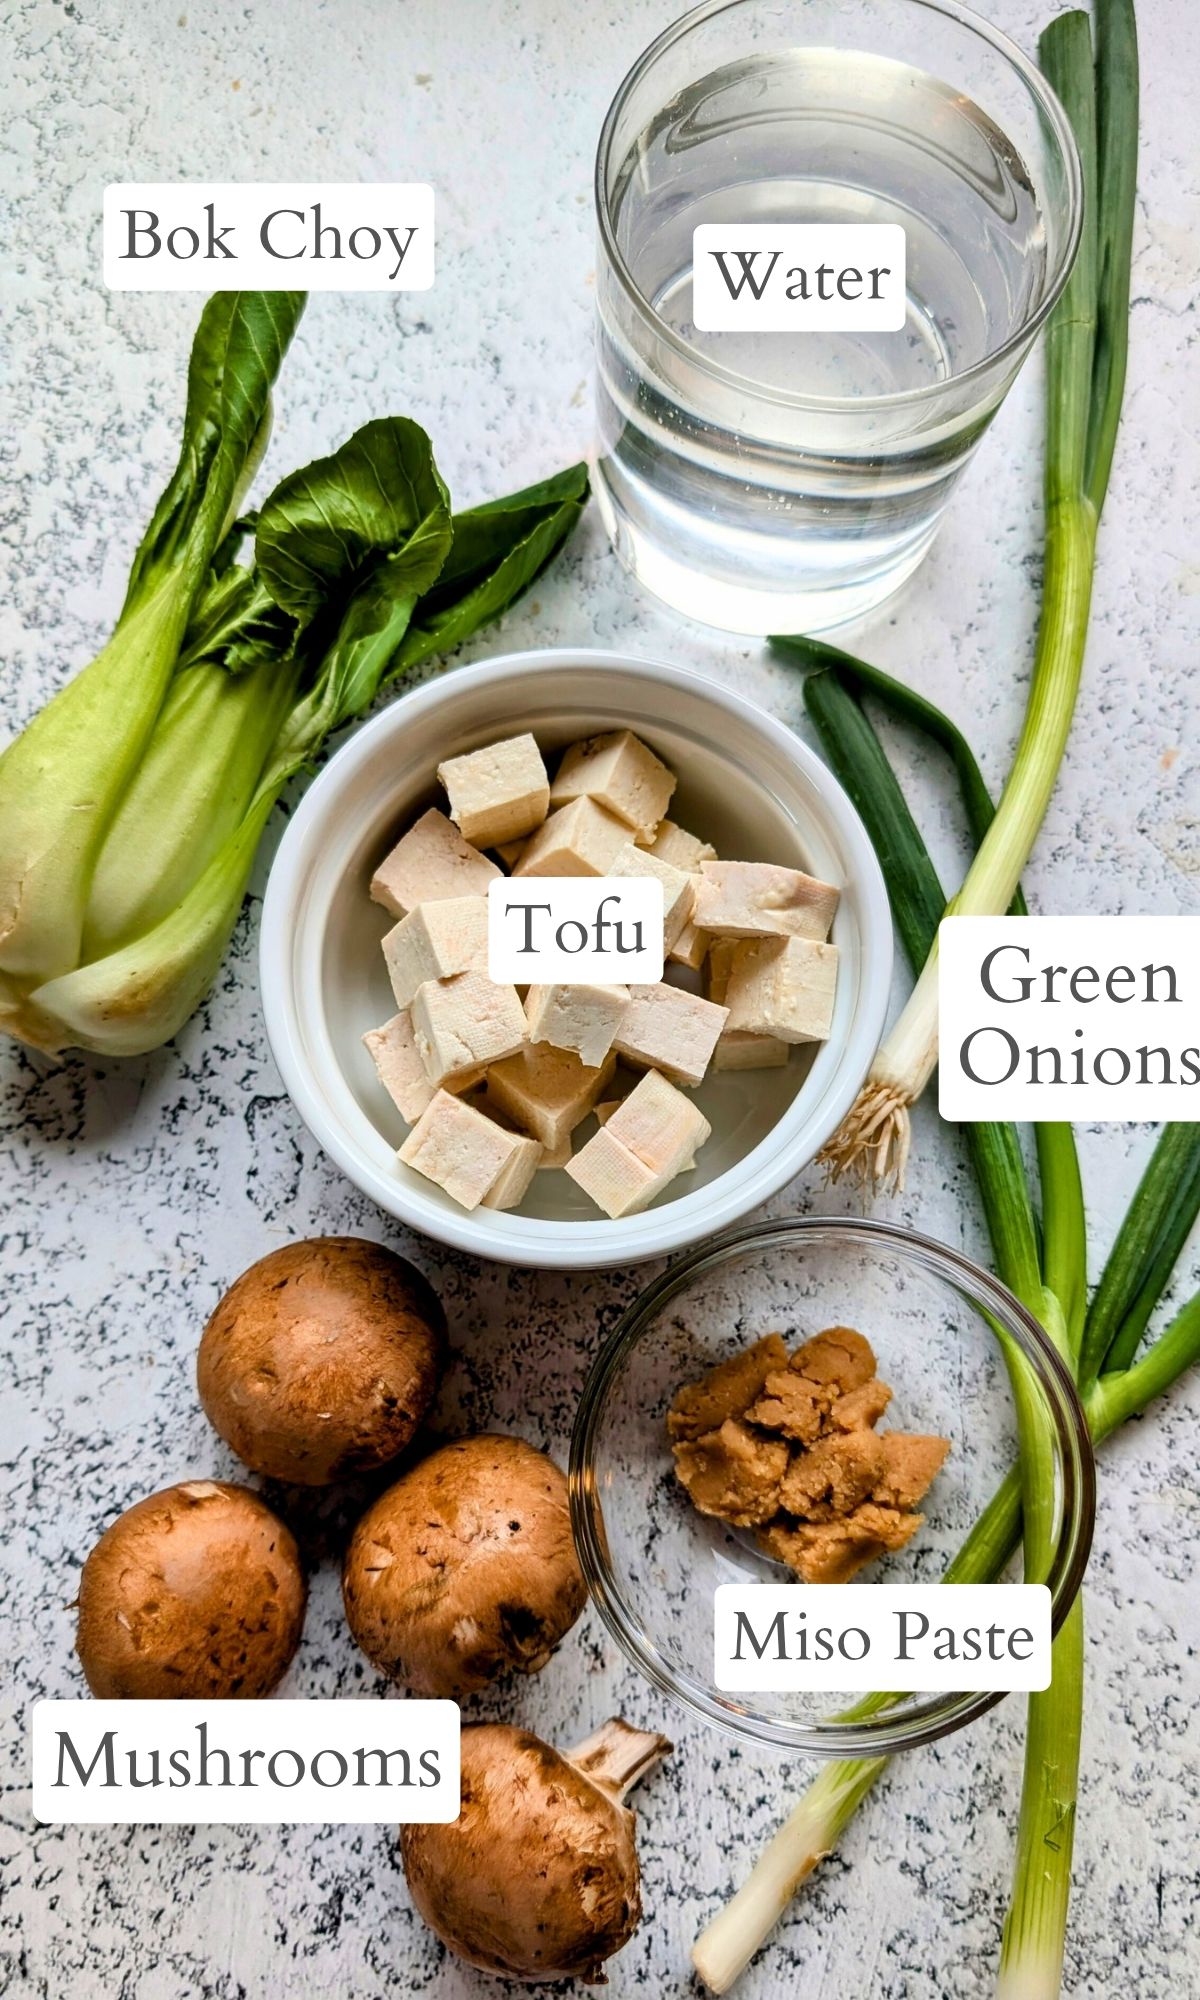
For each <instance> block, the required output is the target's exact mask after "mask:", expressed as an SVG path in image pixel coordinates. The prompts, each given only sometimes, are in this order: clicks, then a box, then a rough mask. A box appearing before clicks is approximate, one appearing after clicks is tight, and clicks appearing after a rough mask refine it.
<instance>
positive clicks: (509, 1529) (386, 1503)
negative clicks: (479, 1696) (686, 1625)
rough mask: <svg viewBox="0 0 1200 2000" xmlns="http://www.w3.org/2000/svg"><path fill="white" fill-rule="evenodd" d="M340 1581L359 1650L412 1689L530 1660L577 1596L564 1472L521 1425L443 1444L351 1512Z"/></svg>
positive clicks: (448, 1691)
mask: <svg viewBox="0 0 1200 2000" xmlns="http://www.w3.org/2000/svg"><path fill="white" fill-rule="evenodd" d="M342 1594H343V1597H344V1600H345V1605H346V1617H347V1619H348V1621H349V1625H350V1630H351V1632H352V1633H353V1634H354V1637H355V1639H356V1640H357V1641H358V1643H359V1645H360V1646H361V1647H362V1649H363V1651H364V1653H366V1655H367V1656H368V1658H369V1659H370V1660H372V1661H373V1662H374V1664H375V1666H377V1667H378V1668H379V1669H380V1671H381V1672H382V1673H385V1674H388V1675H389V1676H390V1677H391V1678H392V1679H393V1680H397V1681H401V1682H403V1683H404V1685H405V1686H407V1687H409V1688H411V1689H412V1690H413V1692H414V1693H415V1694H424V1695H463V1694H471V1693H474V1692H476V1691H477V1690H478V1689H480V1688H483V1687H486V1686H487V1685H488V1683H489V1682H490V1681H494V1680H495V1679H496V1678H497V1677H498V1676H499V1675H500V1674H503V1673H507V1672H508V1671H509V1670H510V1669H511V1668H515V1669H516V1670H517V1671H518V1672H520V1673H526V1674H531V1673H537V1672H538V1671H539V1669H540V1668H542V1667H544V1666H545V1664H546V1662H547V1660H548V1659H549V1658H550V1655H551V1653H552V1652H553V1651H554V1648H555V1647H556V1646H557V1644H558V1642H559V1640H560V1639H561V1638H562V1636H563V1634H564V1633H565V1632H567V1631H569V1630H570V1628H571V1626H572V1625H573V1624H574V1623H575V1620H576V1619H577V1618H578V1616H579V1614H580V1612H581V1611H582V1610H583V1607H584V1604H585V1602H586V1600H587V1588H586V1586H585V1584H584V1581H583V1577H582V1575H581V1573H580V1569H579V1563H578V1561H577V1560H576V1556H575V1546H574V1543H573V1542H572V1539H571V1522H570V1515H569V1512H568V1507H567V1482H566V1479H565V1478H564V1476H563V1474H562V1473H561V1472H560V1471H559V1469H558V1467H557V1466H556V1465H555V1464H554V1462H553V1460H552V1459H549V1458H547V1457H546V1454H545V1453H544V1452H541V1451H538V1450H536V1449H535V1447H534V1446H533V1445H531V1444H526V1443H525V1441H524V1439H523V1438H514V1437H501V1436H497V1435H494V1434H492V1433H485V1434H483V1435H482V1436H479V1437H467V1438H457V1439H455V1440H454V1442H453V1443H451V1444H446V1445H442V1446H441V1447H440V1448H439V1449H438V1450H437V1451H435V1452H432V1453H431V1454H430V1456H429V1457H428V1458H426V1459H423V1460H422V1461H421V1462H420V1464H419V1465H415V1466H413V1468H412V1470H411V1471H409V1472H405V1473H403V1474H402V1475H401V1477H400V1478H399V1479H398V1480H397V1481H396V1483H395V1485H394V1486H390V1487H389V1488H388V1490H387V1492H386V1493H383V1494H381V1495H380V1497H379V1499H378V1500H376V1501H375V1503H374V1505H373V1506H372V1507H370V1508H368V1510H367V1512H366V1513H365V1514H364V1515H363V1518H362V1520H361V1521H360V1522H359V1524H358V1526H357V1528H356V1529H355V1531H354V1534H353V1536H352V1538H351V1542H350V1547H349V1549H348V1550H347V1552H346V1563H345V1568H344V1571H343V1576H342Z"/></svg>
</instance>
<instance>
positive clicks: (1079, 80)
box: [776, 0, 1137, 1185]
mask: <svg viewBox="0 0 1200 2000" xmlns="http://www.w3.org/2000/svg"><path fill="white" fill-rule="evenodd" d="M1041 47H1042V55H1043V61H1044V63H1045V66H1046V68H1047V72H1048V74H1049V76H1050V80H1051V82H1052V83H1054V84H1055V85H1056V86H1057V88H1058V90H1059V94H1060V96H1062V98H1063V100H1064V103H1065V104H1066V108H1067V111H1068V113H1069V115H1070V117H1071V122H1072V124H1073V126H1074V129H1075V135H1076V139H1077V142H1078V145H1079V151H1080V157H1081V160H1082V164H1083V178H1084V189H1085V198H1084V218H1083V228H1082V234H1081V239H1080V247H1079V253H1078V255H1077V257H1076V260H1075V266H1074V269H1073V270H1072V272H1071V275H1070V278H1069V279H1068V281H1067V285H1066V288H1065V290H1064V292H1063V296H1062V298H1061V299H1060V300H1059V302H1058V305H1057V306H1056V308H1055V310H1054V312H1053V314H1052V315H1051V319H1050V324H1049V327H1048V329H1047V335H1046V378H1047V396H1046V469H1045V479H1044V487H1045V515H1046V524H1045V563H1044V577H1043V594H1042V611H1041V618H1040V620H1039V625H1038V637H1037V647H1036V651H1035V656H1034V663H1033V674H1032V678H1031V681H1030V689H1029V700H1028V703H1027V706H1026V712H1025V719H1024V723H1023V726H1022V729H1021V735H1020V738H1019V741H1018V744H1017V749H1016V754H1015V757H1014V760H1013V765H1012V769H1011V771H1010V774H1009V778H1008V782H1007V784H1006V785H1005V788H1004V793H1003V796H1002V798H1001V801H1000V808H999V811H998V812H997V814H996V817H995V820H994V821H993V822H992V824H991V825H990V826H989V828H988V830H987V832H986V834H985V836H984V838H983V840H982V842H981V844H980V846H979V850H978V852H977V854H976V856H975V860H974V861H973V863H972V865H971V867H970V869H969V870H968V872H967V876H966V879H965V881H964V882H963V885H962V888H961V889H960V890H959V892H958V895H957V896H956V897H955V898H954V900H953V902H952V903H951V904H950V905H949V907H948V909H947V912H946V914H947V915H957V916H1000V915H1002V914H1003V913H1004V912H1005V911H1006V910H1008V909H1009V908H1010V906H1011V905H1012V902H1013V898H1014V896H1015V894H1016V891H1017V887H1018V884H1019V881H1020V876H1021V870H1022V868H1023V867H1024V865H1025V862H1026V861H1027V860H1028V858H1029V855H1030V853H1031V851H1032V848H1033V845H1034V842H1035V841H1036V839H1037V836H1038V833H1039V831H1040V829H1041V825H1042V821H1043V819H1044V818H1045V815H1046V809H1047V807H1048V805H1049V803H1050V797H1051V794H1052V792H1053V790H1054V785H1055V781H1056V779H1057V776H1058V770H1059V766H1060V764H1061V763H1062V759H1063V754H1064V752H1065V750H1066V745H1067V737H1068V735H1069V733H1070V728H1071V722H1072V718H1073V716H1074V713H1075V703H1076V700H1077V697H1078V693H1079V684H1080V677H1081V674H1082V669H1083V655H1084V647H1085V644H1086V640H1087V628H1088V618H1089V613H1090V609H1091V595H1092V576H1093V569H1094V563H1095V547H1096V530H1097V526H1098V523H1099V517H1100V511H1101V508H1102V507H1103V504H1104V499H1105V495H1106V492H1107V488H1108V478H1109V473H1110V470H1111V465H1112V453H1113V446H1114V442H1115V438H1116V430H1117V423H1118V419H1119V415H1120V405H1121V397H1122V393H1123V389H1124V380H1125V356H1126V348H1127V341H1128V296H1129V256H1130V243H1131V238H1132V217H1133V201H1134V177H1135V165H1136V144H1137V61H1136V40H1135V33H1134V23H1133V11H1132V5H1131V0H1097V62H1096V65H1095V66H1094V65H1093V60H1092V47H1091V33H1090V28H1089V23H1088V18H1087V16H1086V15H1085V14H1082V13H1079V12H1073V13H1070V14H1066V15H1062V16H1060V17H1059V19H1058V20H1057V21H1055V22H1054V23H1053V25H1052V27H1051V28H1050V29H1049V30H1048V31H1047V34H1046V35H1045V36H1044V37H1043V38H1042V44H1041ZM1097 103H1098V104H1099V117H1100V120H1101V126H1100V130H1099V131H1098V130H1097ZM1098 210H1099V218H1098V215H1097V211H1098ZM776 643H782V644H783V645H785V646H786V645H787V644H788V643H789V642H788V641H782V642H776ZM791 643H793V644H795V645H801V644H802V643H803V642H799V641H796V642H791ZM937 956H938V955H937V945H936V943H935V944H934V946H933V947H932V949H931V950H930V952H929V953H928V955H927V958H926V960H925V963H924V965H923V967H922V970H921V974H920V977H919V978H918V980H917V984H916V987H915V988H914V991H913V993H912V996H911V998H910V1000H909V1004H908V1006H907V1007H906V1008H905V1010H904V1012H903V1013H902V1015H901V1016H900V1019H899V1020H898V1021H897V1022H896V1024H895V1026H894V1027H893V1028H892V1030H891V1031H890V1033H889V1034H888V1036H887V1038H886V1040H885V1041H884V1043H883V1045H882V1047H881V1048H880V1049H879V1051H878V1053H877V1055H876V1058H875V1061H874V1064H873V1065H872V1069H871V1073H870V1075H869V1076H868V1079H867V1082H866V1084H865V1085H864V1086H863V1090H862V1092H861V1094H860V1096H859V1098H858V1101H857V1103H856V1104H855V1105H854V1106H853V1107H852V1109H851V1111H850V1112H849V1114H848V1115H847V1117H846V1119H845V1120H844V1121H843V1123H842V1126H841V1127H840V1129H839V1131H838V1132H837V1133H835V1135H834V1137H833V1139H832V1140H831V1141H830V1143H829V1146H828V1147H827V1149H826V1152H825V1156H824V1157H825V1159H826V1162H827V1164H828V1165H829V1167H830V1169H831V1171H832V1173H833V1175H834V1177H835V1178H839V1177H840V1176H841V1175H843V1174H849V1175H850V1176H851V1177H852V1178H854V1179H858V1180H861V1181H864V1182H866V1183H868V1184H874V1183H877V1182H879V1181H882V1180H891V1181H892V1182H894V1183H895V1184H897V1185H899V1184H901V1183H902V1181H903V1177H904V1170H905V1164H906V1161H907V1157H908V1151H909V1144H910V1133H909V1107H910V1106H911V1105H912V1104H914V1103H915V1102H916V1100H917V1098H918V1097H919V1096H920V1095H921V1092H922V1091H923V1090H924V1088H925V1086H926V1084H927V1083H928V1081H929V1079H930V1077H931V1076H932V1074H933V1071H934V1069H935V1067H936V1065H937V1053H938V1035H937V971H938V967H937Z"/></svg>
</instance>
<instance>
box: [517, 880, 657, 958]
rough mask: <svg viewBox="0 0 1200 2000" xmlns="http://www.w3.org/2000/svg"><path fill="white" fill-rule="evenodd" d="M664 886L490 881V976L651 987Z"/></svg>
mask: <svg viewBox="0 0 1200 2000" xmlns="http://www.w3.org/2000/svg"><path fill="white" fill-rule="evenodd" d="M662 976H663V887H662V883H661V882H659V881H656V880H654V879H652V878H651V877H650V876H637V875H511V876H506V877H505V879H504V880H503V881H500V882H489V883H488V977H489V978H490V979H494V980H496V981H497V982H499V983H500V984H502V985H505V986H514V985H520V986H525V985H529V986H550V985H554V986H593V985H594V986H625V985H628V984H629V983H630V982H633V983H635V984H637V985H640V986H651V985H653V984H654V983H655V982H656V981H657V980H659V979H661V978H662Z"/></svg>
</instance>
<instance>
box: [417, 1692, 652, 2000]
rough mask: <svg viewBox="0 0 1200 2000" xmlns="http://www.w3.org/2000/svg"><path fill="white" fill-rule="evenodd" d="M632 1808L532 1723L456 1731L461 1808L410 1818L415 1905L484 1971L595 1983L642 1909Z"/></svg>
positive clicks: (481, 1725) (496, 1724)
mask: <svg viewBox="0 0 1200 2000" xmlns="http://www.w3.org/2000/svg"><path fill="white" fill-rule="evenodd" d="M633 1825H634V1821H633V1814H632V1813H631V1812H630V1811H629V1810H628V1809H627V1808H626V1807H625V1806H622V1805H619V1804H618V1803H617V1801H616V1800H615V1799H614V1798H613V1797H612V1796H611V1794H610V1793H609V1792H606V1791H603V1790H602V1789H601V1788H600V1787H599V1786H598V1785H594V1784H593V1783H592V1781H591V1779H590V1778H587V1777H585V1776H584V1774H583V1772H582V1771H579V1770H577V1769H576V1767H575V1765H574V1764H572V1763H570V1762H569V1761H568V1759H567V1758H565V1757H563V1756H560V1754H559V1752H558V1751H557V1750H553V1749H551V1747H550V1745H549V1744H548V1743H543V1742H542V1740H541V1738H540V1737H538V1736H533V1735H531V1734H530V1732H529V1731H528V1730H525V1729H514V1728H512V1727H510V1726H509V1724H507V1723H503V1722H483V1723H473V1724H469V1725H468V1726H467V1727H466V1728H465V1729H464V1730H463V1732H462V1810H461V1812H460V1813H459V1816H458V1818H457V1819H456V1820H454V1821H452V1822H451V1824H450V1825H449V1826H405V1827H402V1828H401V1829H400V1851H401V1857H402V1859H403V1862H404V1873H405V1876H406V1877H407V1880H408V1886H409V1891H410V1893H411V1895H412V1899H413V1902H414V1903H415V1905H416V1907H417V1910H418V1911H419V1913H420V1915H421V1916H422V1917H423V1918H424V1920H425V1922H426V1923H427V1924H428V1925H429V1926H430V1928H431V1929H432V1930H434V1931H436V1932H437V1934H438V1936H439V1937H440V1938H441V1940H442V1942H443V1943H444V1944H446V1945H448V1946H449V1948H450V1950H451V1951H453V1952H455V1953H456V1954H457V1955H458V1957H459V1958H462V1959H465V1960H466V1962H467V1964H468V1965H474V1966H477V1967H478V1968H479V1970H480V1971H482V1972H498V1973H504V1974H507V1976H508V1977H509V1978H510V1979H521V1980H525V1981H529V1982H532V1981H537V1980H550V1979H586V1980H592V1981H597V1982H599V1981H601V1980H602V1979H603V1976H604V1975H603V1969H602V1968H603V1965H604V1961H605V1959H607V1958H611V1957H612V1954H613V1953H614V1952H615V1951H620V1949H621V1947H622V1945H624V1944H627V1943H628V1941H629V1939H630V1938H631V1937H632V1936H633V1933H634V1931H635V1930H636V1929H637V1926H638V1923H639V1921H640V1919H641V1914H642V1899H641V1889H640V1876H639V1871H638V1859H637V1848H636V1846H635V1844H634V1836H633Z"/></svg>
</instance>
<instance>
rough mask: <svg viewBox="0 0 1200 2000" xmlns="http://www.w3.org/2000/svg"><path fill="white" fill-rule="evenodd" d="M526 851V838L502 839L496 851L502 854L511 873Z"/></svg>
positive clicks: (501, 857)
mask: <svg viewBox="0 0 1200 2000" xmlns="http://www.w3.org/2000/svg"><path fill="white" fill-rule="evenodd" d="M524 852H525V842H524V840H502V841H501V843H500V845H499V847H498V848H497V849H496V853H497V854H498V855H499V856H500V859H501V861H502V862H503V863H504V866H505V867H506V868H507V870H508V872H509V874H510V875H511V874H512V871H513V869H514V868H515V867H516V865H517V863H518V861H519V860H520V859H521V856H522V855H523V854H524Z"/></svg>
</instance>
